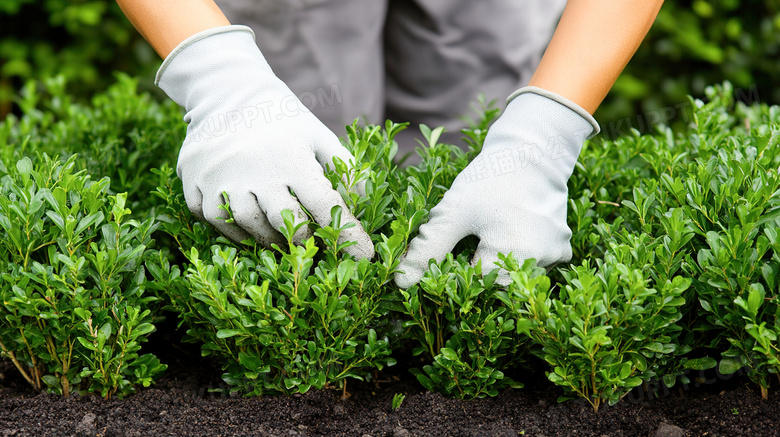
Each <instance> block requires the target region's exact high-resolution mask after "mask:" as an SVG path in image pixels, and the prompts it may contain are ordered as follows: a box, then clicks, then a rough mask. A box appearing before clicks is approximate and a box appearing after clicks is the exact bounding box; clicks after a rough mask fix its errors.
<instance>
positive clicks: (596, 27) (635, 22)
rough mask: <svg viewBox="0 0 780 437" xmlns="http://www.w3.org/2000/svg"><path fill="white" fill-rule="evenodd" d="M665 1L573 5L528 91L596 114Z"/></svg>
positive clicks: (583, 0) (578, 0) (588, 0)
mask: <svg viewBox="0 0 780 437" xmlns="http://www.w3.org/2000/svg"><path fill="white" fill-rule="evenodd" d="M662 3H663V0H569V2H568V4H567V5H566V9H565V10H564V11H563V16H562V17H561V21H560V23H559V24H558V28H557V29H556V30H555V34H554V35H553V38H552V40H551V41H550V45H549V46H548V47H547V50H546V51H545V53H544V56H543V57H542V60H541V62H540V63H539V67H538V68H537V69H536V72H535V73H534V75H533V77H531V81H530V83H529V85H532V86H537V87H539V88H542V89H545V90H548V91H552V92H554V93H557V94H559V95H561V96H563V97H566V98H567V99H569V100H571V101H573V102H574V103H577V104H578V105H580V106H581V107H582V108H584V109H585V110H586V111H588V112H590V113H591V114H592V113H593V112H595V111H596V108H598V106H599V105H600V104H601V101H602V100H604V97H605V96H606V95H607V93H608V92H609V90H610V88H612V85H613V84H614V83H615V80H616V79H617V77H618V76H619V75H620V72H621V71H623V68H624V67H625V66H626V64H627V63H628V61H629V60H630V59H631V56H633V55H634V52H635V51H636V49H637V48H638V47H639V44H640V43H641V42H642V39H643V38H644V37H645V35H646V34H647V31H648V30H650V26H651V25H652V24H653V21H654V20H655V17H656V15H657V14H658V10H659V9H660V8H661V4H662Z"/></svg>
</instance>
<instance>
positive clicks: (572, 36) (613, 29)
mask: <svg viewBox="0 0 780 437" xmlns="http://www.w3.org/2000/svg"><path fill="white" fill-rule="evenodd" d="M660 5H661V1H649V0H630V1H629V0H571V1H569V3H568V5H567V7H566V9H565V11H564V14H563V17H562V19H561V21H560V23H559V25H558V28H557V29H556V31H555V35H554V36H553V39H552V42H551V44H550V46H549V47H548V49H547V51H546V53H545V55H544V56H543V58H542V61H541V63H540V65H539V67H538V68H537V70H536V73H535V74H534V76H533V78H532V79H531V82H530V84H529V85H530V86H529V87H525V88H521V89H520V90H518V91H516V92H515V93H513V94H512V95H511V96H510V97H509V99H508V103H507V108H506V110H505V111H504V113H503V114H502V115H501V117H500V118H499V119H498V120H497V121H496V123H495V124H494V125H493V126H492V127H491V128H490V130H489V131H488V134H487V137H486V139H485V144H484V145H483V148H482V151H481V153H480V154H479V155H478V156H477V157H476V158H475V159H474V161H473V162H472V163H470V164H469V165H468V166H467V167H466V169H465V170H464V171H463V172H462V173H461V174H460V175H458V177H457V178H456V179H455V181H454V182H453V184H452V187H451V188H450V189H449V190H448V191H447V193H445V195H444V198H443V199H442V200H441V202H440V203H439V204H438V205H437V206H436V207H434V208H433V209H432V210H431V212H430V218H429V220H428V222H427V223H426V224H424V225H422V226H421V227H420V232H419V235H418V236H417V237H416V238H415V239H414V240H412V242H411V243H410V246H409V250H408V252H407V254H406V255H405V257H404V259H403V260H402V261H401V264H400V265H399V267H398V270H400V271H401V272H403V273H399V274H397V275H396V277H395V280H396V283H397V284H398V285H399V286H400V287H403V288H407V287H410V286H411V285H413V284H416V283H417V282H419V281H420V279H421V278H422V276H423V274H424V273H425V271H426V270H427V269H428V261H429V260H430V259H431V258H433V259H435V260H436V261H437V262H438V261H441V260H442V259H443V258H444V256H445V255H446V254H447V253H448V252H450V251H451V250H452V249H453V247H454V246H455V244H457V243H458V241H460V240H461V239H462V238H463V237H466V236H468V235H475V236H477V237H478V238H479V240H480V242H479V245H478V247H477V251H476V253H475V254H474V258H473V262H474V263H476V262H477V261H478V260H481V261H482V268H483V271H485V272H487V271H490V270H492V269H493V268H494V267H495V262H496V261H498V253H504V254H508V253H510V252H512V253H513V254H514V255H515V256H516V257H517V258H519V259H521V260H523V259H528V258H534V259H536V261H537V263H538V264H539V265H541V266H551V265H553V264H556V263H558V262H563V261H568V260H569V259H571V256H572V253H571V245H570V243H569V240H570V238H571V230H570V229H569V227H568V225H567V224H566V207H567V201H568V190H567V188H566V184H567V181H568V179H569V177H570V176H571V174H572V171H573V170H574V166H575V165H576V162H577V157H578V156H579V153H580V150H581V148H582V144H583V142H584V141H585V140H586V139H587V138H590V137H591V136H593V135H595V134H597V133H598V131H599V130H598V129H599V128H598V124H597V123H596V121H595V120H594V119H593V117H592V116H591V114H592V113H593V111H595V110H596V108H597V107H598V105H599V104H600V103H601V101H602V100H603V98H604V96H605V95H606V93H607V92H608V90H609V89H610V88H611V86H612V85H613V83H614V81H615V80H616V78H617V76H618V75H619V74H620V72H621V71H622V69H623V67H624V66H625V65H626V64H627V63H628V60H629V59H630V58H631V56H632V55H633V53H634V52H635V51H636V48H637V47H638V46H639V43H640V42H641V40H642V38H643V37H644V35H645V34H646V33H647V30H648V29H649V26H650V24H651V23H652V21H653V20H654V18H655V15H656V14H657V12H658V8H659V7H660ZM499 278H500V282H502V283H507V282H508V278H507V277H506V276H505V275H500V276H499Z"/></svg>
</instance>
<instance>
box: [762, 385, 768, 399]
mask: <svg viewBox="0 0 780 437" xmlns="http://www.w3.org/2000/svg"><path fill="white" fill-rule="evenodd" d="M760 387H761V399H762V400H765V401H766V400H769V388H767V387H764V386H763V385H762V386H760Z"/></svg>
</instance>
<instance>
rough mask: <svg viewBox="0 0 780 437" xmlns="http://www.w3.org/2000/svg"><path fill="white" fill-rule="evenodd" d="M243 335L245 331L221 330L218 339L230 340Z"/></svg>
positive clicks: (218, 332)
mask: <svg viewBox="0 0 780 437" xmlns="http://www.w3.org/2000/svg"><path fill="white" fill-rule="evenodd" d="M243 333H244V331H242V330H240V329H220V330H219V331H217V338H230V337H234V336H236V335H241V334H243Z"/></svg>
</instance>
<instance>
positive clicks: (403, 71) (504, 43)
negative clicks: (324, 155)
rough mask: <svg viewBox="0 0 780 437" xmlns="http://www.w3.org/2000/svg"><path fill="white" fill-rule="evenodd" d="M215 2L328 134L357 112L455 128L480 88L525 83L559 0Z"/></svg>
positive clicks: (490, 91)
mask: <svg viewBox="0 0 780 437" xmlns="http://www.w3.org/2000/svg"><path fill="white" fill-rule="evenodd" d="M217 4H218V5H219V7H220V8H221V9H222V11H223V12H224V13H225V15H226V16H227V18H228V19H229V20H230V21H231V23H233V24H244V25H247V26H249V27H251V28H252V29H253V30H254V32H255V34H256V36H257V45H258V46H259V47H260V50H261V51H262V52H263V54H264V55H265V57H266V59H267V60H268V63H269V64H270V65H271V67H272V68H273V70H274V72H275V73H276V74H277V75H278V76H279V77H280V78H281V79H282V80H283V81H285V82H286V83H287V85H288V86H289V87H290V88H291V89H292V90H293V91H294V92H295V93H296V94H297V95H298V96H299V98H300V99H301V101H302V102H303V103H304V104H305V105H307V106H308V107H309V108H310V109H311V110H312V111H313V112H314V113H315V115H317V117H318V118H319V119H320V120H322V121H323V123H325V124H326V125H327V126H328V127H330V128H331V129H332V130H333V131H334V132H336V134H338V135H342V134H343V133H344V125H345V124H350V123H351V122H352V120H353V119H354V118H355V117H358V116H361V117H363V118H364V119H365V121H367V122H370V123H379V122H382V121H383V119H384V118H390V119H393V120H394V121H398V122H402V121H409V122H412V123H413V124H419V123H424V124H427V125H429V126H445V127H446V128H447V129H448V130H449V131H450V132H451V133H452V134H454V135H456V136H457V132H458V130H459V129H461V128H462V127H464V124H465V122H464V121H463V120H462V118H463V116H465V115H466V114H467V113H468V112H469V105H470V104H471V103H473V102H474V101H476V99H477V96H478V95H479V94H480V93H483V94H485V96H486V97H487V98H488V100H493V99H497V100H498V102H499V104H503V102H504V100H505V99H506V97H507V96H508V95H509V94H510V93H512V92H513V91H515V90H516V89H518V88H520V87H521V86H523V85H526V84H527V83H528V80H529V79H530V78H531V74H532V73H533V71H534V69H535V68H536V65H537V63H538V62H539V59H540V58H541V55H542V53H543V52H544V49H545V47H546V46H547V43H548V41H549V39H550V36H551V35H552V32H553V30H554V28H555V24H556V23H557V20H558V18H559V16H560V14H561V11H562V10H563V6H564V4H565V0H523V1H520V0H217ZM412 131H416V129H413V130H412ZM399 143H401V144H402V146H401V150H402V151H408V150H413V148H414V145H413V144H408V140H403V141H401V140H399ZM404 143H406V144H404ZM410 147H411V148H410Z"/></svg>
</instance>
